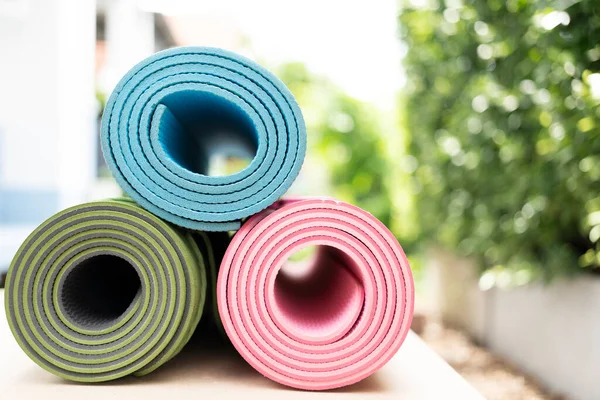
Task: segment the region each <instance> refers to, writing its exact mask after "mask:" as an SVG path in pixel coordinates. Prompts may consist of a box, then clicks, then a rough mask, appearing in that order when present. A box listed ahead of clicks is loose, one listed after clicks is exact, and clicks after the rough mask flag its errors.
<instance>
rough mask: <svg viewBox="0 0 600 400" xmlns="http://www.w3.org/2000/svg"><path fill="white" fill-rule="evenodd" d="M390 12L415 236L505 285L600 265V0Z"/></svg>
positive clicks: (441, 5)
mask: <svg viewBox="0 0 600 400" xmlns="http://www.w3.org/2000/svg"><path fill="white" fill-rule="evenodd" d="M399 19H400V31H401V37H402V40H403V41H404V43H405V44H406V45H407V49H408V52H407V55H406V57H405V60H404V65H405V68H406V71H407V82H408V83H407V87H406V91H405V93H406V115H407V121H406V124H407V127H408V129H409V131H410V132H411V144H410V149H411V152H412V154H413V155H414V156H415V159H416V160H417V161H418V166H417V167H416V170H415V173H414V176H413V180H412V182H411V186H410V187H411V188H413V190H414V192H415V193H416V195H417V198H418V202H417V204H418V214H419V225H420V226H421V228H422V237H423V238H427V239H431V240H433V241H435V242H437V243H440V244H442V245H443V246H445V247H447V248H450V249H453V250H455V251H458V252H459V253H460V254H463V255H469V256H476V257H480V258H481V260H482V266H483V268H484V269H486V270H487V271H488V272H487V273H488V275H489V274H493V275H494V276H496V277H508V281H510V283H516V284H521V283H526V282H528V281H530V280H532V279H537V278H542V279H545V280H550V279H552V278H554V277H557V276H564V275H571V274H574V273H578V272H580V271H583V270H584V269H585V268H587V269H588V270H594V271H596V272H598V271H599V270H600V74H599V73H598V72H599V70H600V2H599V1H598V0H585V1H575V0H563V1H542V0H536V1H534V0H530V1H525V0H446V1H445V2H438V1H432V0H412V1H410V2H405V3H404V8H403V10H402V12H401V15H400V17H399ZM582 267H583V268H582ZM504 281H505V282H498V281H497V282H496V283H506V281H507V279H504Z"/></svg>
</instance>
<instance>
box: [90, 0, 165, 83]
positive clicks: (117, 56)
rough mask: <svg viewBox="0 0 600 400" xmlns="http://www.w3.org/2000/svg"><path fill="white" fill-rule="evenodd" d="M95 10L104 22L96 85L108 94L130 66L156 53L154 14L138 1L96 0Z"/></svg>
mask: <svg viewBox="0 0 600 400" xmlns="http://www.w3.org/2000/svg"><path fill="white" fill-rule="evenodd" d="M98 11H99V12H101V13H103V14H104V15H105V21H106V27H105V35H106V38H105V40H106V60H105V65H104V67H103V69H102V71H100V75H99V77H98V80H99V81H98V85H99V87H100V89H101V90H102V91H104V92H105V93H110V92H111V91H112V89H113V88H114V87H115V86H116V85H117V83H118V82H119V80H120V79H121V77H122V76H123V75H125V74H126V73H127V71H129V70H130V69H131V67H133V66H134V65H135V64H137V63H138V62H140V61H142V60H143V59H144V58H146V57H148V56H150V55H151V54H153V53H154V52H155V36H154V28H155V27H154V14H153V13H151V12H148V11H145V10H143V9H141V8H140V7H139V5H138V1H137V0H99V1H98Z"/></svg>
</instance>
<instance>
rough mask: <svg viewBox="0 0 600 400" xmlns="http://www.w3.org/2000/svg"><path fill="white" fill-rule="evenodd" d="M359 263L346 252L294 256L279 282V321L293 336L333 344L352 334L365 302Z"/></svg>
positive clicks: (323, 249) (323, 248) (305, 251)
mask: <svg viewBox="0 0 600 400" xmlns="http://www.w3.org/2000/svg"><path fill="white" fill-rule="evenodd" d="M357 276H358V267H357V265H356V263H355V262H354V261H353V260H352V259H351V258H350V257H349V256H348V255H347V254H345V253H343V252H342V251H341V250H339V249H337V248H335V247H331V246H327V245H316V246H305V247H303V248H301V249H299V250H298V251H296V252H294V253H293V254H292V255H291V256H290V257H289V258H288V259H287V260H286V262H285V263H284V264H283V266H282V267H281V269H280V270H279V272H278V273H277V277H276V278H275V286H274V288H273V294H274V304H273V307H274V311H275V313H274V316H275V318H276V319H277V320H278V322H279V324H280V326H281V327H282V328H283V329H284V330H286V331H287V332H288V333H290V334H292V335H295V336H297V337H300V338H302V339H303V340H308V341H311V342H312V341H314V342H319V343H330V342H332V341H335V340H338V339H339V338H341V337H343V336H344V335H345V334H347V333H348V332H349V331H350V330H351V329H352V327H353V326H354V325H355V324H356V321H357V320H358V318H359V316H360V314H361V312H362V308H363V302H364V289H363V284H362V281H361V280H360V279H359V278H357Z"/></svg>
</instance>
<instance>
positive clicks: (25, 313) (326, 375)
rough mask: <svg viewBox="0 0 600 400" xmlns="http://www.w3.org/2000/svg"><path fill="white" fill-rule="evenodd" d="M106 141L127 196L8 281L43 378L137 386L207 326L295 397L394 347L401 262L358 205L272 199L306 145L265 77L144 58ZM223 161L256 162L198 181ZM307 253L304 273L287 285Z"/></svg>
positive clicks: (92, 209)
mask: <svg viewBox="0 0 600 400" xmlns="http://www.w3.org/2000/svg"><path fill="white" fill-rule="evenodd" d="M101 139H102V150H103V153H104V156H105V158H106V162H107V164H108V166H109V167H110V169H111V171H112V173H113V175H114V177H115V179H116V180H117V182H118V183H119V184H120V186H121V187H122V189H123V190H124V191H125V193H126V194H127V195H128V196H129V197H128V198H123V199H113V200H106V201H98V202H91V203H87V204H82V205H79V206H75V207H72V208H69V209H67V210H64V211H62V212H59V213H58V214H56V215H54V216H53V217H51V218H50V219H48V220H47V221H46V222H44V223H43V224H42V225H40V226H39V227H38V228H37V229H36V230H35V231H34V232H33V233H32V234H31V235H30V236H29V237H28V238H27V239H26V240H25V243H23V245H22V246H21V248H20V249H19V250H18V252H17V254H16V255H15V257H14V260H13V262H12V264H11V267H10V270H9V273H8V277H7V282H6V292H5V296H6V299H5V304H6V313H7V317H8V321H9V324H10V328H11V330H12V333H13V335H14V336H15V338H16V340H17V341H18V343H19V345H20V346H21V348H22V349H23V350H24V351H25V352H26V353H27V355H28V356H29V357H30V358H31V359H32V360H33V361H35V362H36V363H37V364H38V365H40V366H41V367H42V368H44V369H46V370H48V371H50V372H51V373H53V374H56V375H58V376H61V377H63V378H66V379H69V380H74V381H82V382H101V381H107V380H112V379H117V378H120V377H123V376H126V375H131V374H133V375H138V376H139V375H145V374H148V373H150V372H152V371H154V370H156V369H157V368H159V367H160V366H161V365H163V364H164V363H166V362H167V361H169V360H170V359H172V358H173V357H175V356H176V355H177V353H179V352H180V351H181V350H182V348H183V347H184V346H185V344H186V343H187V341H188V340H189V339H190V337H191V335H192V333H193V332H194V331H195V329H196V327H197V326H198V323H199V321H200V319H201V318H202V317H205V318H206V317H207V315H208V316H209V317H212V318H214V319H215V320H216V321H217V323H218V326H219V327H220V328H222V329H221V330H220V331H221V332H222V333H223V334H224V335H226V336H227V337H228V338H229V340H230V341H231V343H232V344H233V346H234V347H235V348H236V349H237V351H238V352H239V353H240V354H241V356H242V357H243V358H244V359H245V360H246V361H247V362H248V363H249V364H250V365H251V366H252V367H254V368H255V369H256V370H257V371H258V372H260V373H261V374H262V375H264V376H265V377H267V378H269V379H272V380H274V381H276V382H279V383H281V384H283V385H287V386H291V387H294V388H300V389H307V390H324V389H332V388H338V387H342V386H347V385H350V384H353V383H355V382H358V381H360V380H362V379H364V378H366V377H368V376H369V375H371V374H373V373H374V372H375V371H377V370H378V369H379V368H381V367H382V366H383V365H384V364H385V363H386V362H387V361H388V360H389V359H390V358H391V357H392V356H393V355H394V354H395V353H396V352H397V350H398V349H399V348H400V346H401V344H402V342H403V341H404V338H405V337H406V334H407V332H408V330H409V327H410V322H411V318H412V313H413V301H414V292H413V281H412V276H411V271H410V267H409V265H408V261H407V259H406V256H405V255H404V252H403V251H402V248H401V247H400V245H399V244H398V242H397V241H396V239H395V238H394V236H393V235H392V234H391V233H390V231H389V230H388V229H387V228H386V227H385V226H384V225H383V224H382V223H381V222H379V221H378V220H377V219H376V218H374V217H373V216H372V215H371V214H369V213H367V212H366V211H363V210H361V209H359V208H357V207H355V206H352V205H350V204H346V203H343V202H340V201H336V200H333V199H326V198H305V199H302V198H298V199H286V198H283V199H280V197H281V196H282V195H283V194H284V193H285V192H286V190H287V189H288V188H289V187H290V185H291V184H292V182H293V181H294V179H295V178H296V177H297V175H298V173H299V171H300V167H301V165H302V162H303V159H304V153H305V148H306V130H305V126H304V122H303V119H302V114H301V111H300V109H299V107H298V105H297V104H296V102H295V100H294V98H293V96H292V95H291V93H290V92H289V90H288V89H287V88H286V87H285V86H284V85H283V83H282V82H281V81H279V80H278V79H277V78H276V77H275V76H274V75H272V74H271V73H269V72H268V71H266V70H265V69H264V68H262V67H261V66H259V65H257V64H256V63H254V62H252V61H250V60H247V59H245V58H244V57H241V56H239V55H236V54H233V53H230V52H228V51H224V50H219V49H212V48H197V47H192V48H177V49H171V50H166V51H163V52H160V53H157V54H155V55H154V56H152V57H150V58H148V59H146V60H144V61H143V62H141V63H140V64H138V65H137V66H135V67H134V68H133V69H132V70H131V71H130V72H129V73H127V75H125V76H124V77H123V79H122V80H121V82H120V83H119V84H118V86H117V87H116V89H115V90H114V92H113V94H112V95H111V97H110V99H109V101H108V103H107V105H106V109H105V111H104V116H103V119H102V130H101ZM223 146H226V147H228V149H229V151H230V152H233V153H235V154H248V153H249V154H251V155H253V159H252V161H251V162H250V163H249V165H248V166H247V167H245V168H244V169H242V170H241V171H240V172H236V173H233V174H231V175H227V176H211V175H209V174H208V169H209V164H210V163H209V160H210V159H211V157H212V156H213V153H214V152H215V151H216V149H218V148H219V147H221V148H222V147H223ZM227 231H237V232H235V234H234V235H233V238H232V239H230V236H229V234H227V233H226V232H227ZM308 246H316V247H317V249H318V250H317V252H316V255H315V257H314V259H313V260H312V261H311V262H306V265H304V267H303V268H301V269H297V270H296V271H295V272H294V271H293V270H292V271H289V270H288V269H283V267H284V266H285V265H286V261H287V260H288V259H289V258H290V256H292V254H294V253H296V252H298V251H299V250H301V249H303V248H306V247H308ZM207 298H209V301H207ZM208 304H212V305H213V307H211V308H212V310H205V308H207V305H208Z"/></svg>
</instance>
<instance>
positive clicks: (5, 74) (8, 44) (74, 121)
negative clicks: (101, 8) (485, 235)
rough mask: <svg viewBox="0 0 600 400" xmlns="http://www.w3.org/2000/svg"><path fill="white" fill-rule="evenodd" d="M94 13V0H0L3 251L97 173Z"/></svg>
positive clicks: (81, 195) (80, 194)
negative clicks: (17, 233)
mask: <svg viewBox="0 0 600 400" xmlns="http://www.w3.org/2000/svg"><path fill="white" fill-rule="evenodd" d="M7 4H8V6H7ZM95 18H96V3H95V0H13V1H10V2H0V257H5V258H6V257H9V258H10V257H12V252H11V251H10V250H9V249H11V248H13V247H14V243H12V241H13V239H14V241H20V239H22V238H20V237H19V235H16V234H15V235H13V234H11V229H13V228H14V229H16V230H17V231H19V232H21V231H23V229H24V226H28V225H36V224H38V223H39V222H41V221H43V220H44V219H45V218H46V217H48V216H50V215H52V214H53V213H55V212H57V211H58V210H60V209H62V208H64V207H66V206H69V205H72V204H75V203H78V202H81V201H84V200H85V198H86V195H87V191H88V189H89V186H90V184H91V182H92V180H93V178H94V175H95V150H96V139H95V137H96V136H95V135H96V128H95V119H96V102H95V96H94V91H95V89H94V86H95V83H94V51H95ZM3 261H5V260H1V259H0V268H2V266H3V265H2V264H3V263H4V262H3Z"/></svg>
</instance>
